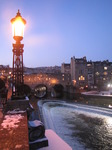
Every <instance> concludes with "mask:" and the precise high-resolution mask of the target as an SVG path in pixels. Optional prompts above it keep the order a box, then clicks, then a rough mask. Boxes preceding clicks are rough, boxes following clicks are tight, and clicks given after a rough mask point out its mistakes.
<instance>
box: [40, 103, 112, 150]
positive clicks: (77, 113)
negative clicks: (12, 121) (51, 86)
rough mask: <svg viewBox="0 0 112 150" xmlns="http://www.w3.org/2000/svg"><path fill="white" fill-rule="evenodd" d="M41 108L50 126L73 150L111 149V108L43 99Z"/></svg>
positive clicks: (46, 124)
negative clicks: (44, 101)
mask: <svg viewBox="0 0 112 150" xmlns="http://www.w3.org/2000/svg"><path fill="white" fill-rule="evenodd" d="M42 112H43V116H44V123H45V126H46V128H51V129H53V130H55V132H56V133H57V134H58V135H59V136H60V137H61V138H62V139H63V140H65V141H66V142H67V143H68V144H69V145H70V146H71V147H72V149H73V150H111V149H112V110H111V109H107V108H100V107H93V106H87V105H80V104H69V103H66V102H59V101H57V102H56V101H55V102H49V101H48V102H46V103H44V104H43V107H42Z"/></svg>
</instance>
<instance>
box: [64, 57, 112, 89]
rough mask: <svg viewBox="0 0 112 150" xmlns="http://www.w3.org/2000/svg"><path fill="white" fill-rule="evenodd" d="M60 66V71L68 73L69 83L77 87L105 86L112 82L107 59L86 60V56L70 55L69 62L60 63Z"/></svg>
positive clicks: (111, 67) (110, 63) (111, 66)
mask: <svg viewBox="0 0 112 150" xmlns="http://www.w3.org/2000/svg"><path fill="white" fill-rule="evenodd" d="M68 66H70V67H68ZM61 68H62V69H61V71H62V73H65V74H68V73H70V76H71V84H72V85H74V86H76V87H79V88H84V87H89V88H91V89H93V88H96V87H97V88H101V87H103V88H106V87H107V85H108V84H109V83H111V82H112V62H109V61H108V60H106V61H87V59H86V57H83V58H75V57H72V58H71V62H70V64H62V67H61Z"/></svg>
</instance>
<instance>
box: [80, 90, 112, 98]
mask: <svg viewBox="0 0 112 150" xmlns="http://www.w3.org/2000/svg"><path fill="white" fill-rule="evenodd" d="M82 94H84V95H91V96H107V97H112V91H100V92H98V91H89V92H82Z"/></svg>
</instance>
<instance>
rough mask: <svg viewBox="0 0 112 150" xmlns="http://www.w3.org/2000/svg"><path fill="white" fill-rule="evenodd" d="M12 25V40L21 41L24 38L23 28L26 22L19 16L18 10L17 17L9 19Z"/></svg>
mask: <svg viewBox="0 0 112 150" xmlns="http://www.w3.org/2000/svg"><path fill="white" fill-rule="evenodd" d="M11 23H12V32H13V38H14V40H16V41H17V40H19V41H21V40H22V39H23V36H24V28H25V24H26V20H25V19H23V18H22V17H21V14H20V12H19V10H18V12H17V15H16V17H15V18H12V19H11Z"/></svg>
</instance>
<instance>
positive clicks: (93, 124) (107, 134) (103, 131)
mask: <svg viewBox="0 0 112 150" xmlns="http://www.w3.org/2000/svg"><path fill="white" fill-rule="evenodd" d="M75 117H76V118H77V119H76V118H75V119H72V120H71V119H66V118H65V121H66V123H67V124H72V125H74V126H72V127H71V130H72V131H73V133H72V137H78V138H79V141H80V142H81V143H84V144H85V147H86V148H90V149H96V150H97V149H100V150H106V149H107V150H109V149H110V148H111V149H112V143H111V142H112V119H110V118H109V119H107V120H110V121H111V124H110V123H109V122H107V120H106V121H105V119H102V118H93V117H89V116H86V115H84V114H77V115H75ZM76 131H77V132H76Z"/></svg>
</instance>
